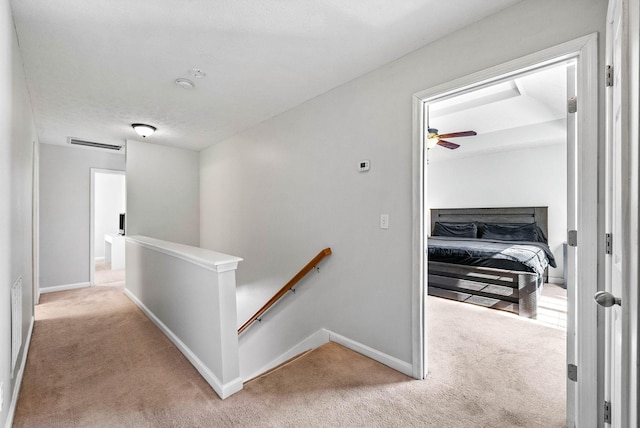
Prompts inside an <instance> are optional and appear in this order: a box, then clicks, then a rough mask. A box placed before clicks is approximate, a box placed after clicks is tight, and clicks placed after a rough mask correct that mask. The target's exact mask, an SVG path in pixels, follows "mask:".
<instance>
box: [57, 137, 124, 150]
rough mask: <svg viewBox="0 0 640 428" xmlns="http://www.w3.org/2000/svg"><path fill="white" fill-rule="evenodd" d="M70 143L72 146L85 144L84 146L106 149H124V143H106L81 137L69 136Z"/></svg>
mask: <svg viewBox="0 0 640 428" xmlns="http://www.w3.org/2000/svg"><path fill="white" fill-rule="evenodd" d="M68 140H69V144H71V145H72V146H84V147H93V148H94V149H106V150H115V151H119V150H121V149H122V144H105V143H96V142H93V141H87V140H81V139H79V138H73V137H69V139H68Z"/></svg>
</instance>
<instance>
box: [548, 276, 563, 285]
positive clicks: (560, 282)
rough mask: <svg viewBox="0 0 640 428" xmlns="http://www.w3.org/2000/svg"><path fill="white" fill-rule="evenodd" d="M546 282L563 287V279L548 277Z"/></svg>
mask: <svg viewBox="0 0 640 428" xmlns="http://www.w3.org/2000/svg"><path fill="white" fill-rule="evenodd" d="M547 282H548V283H549V284H556V285H564V278H560V277H555V276H550V277H549V278H548V279H547Z"/></svg>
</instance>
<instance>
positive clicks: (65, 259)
mask: <svg viewBox="0 0 640 428" xmlns="http://www.w3.org/2000/svg"><path fill="white" fill-rule="evenodd" d="M124 167H125V163H124V156H123V155H121V154H114V153H109V152H105V151H100V150H91V149H83V148H76V147H67V146H58V145H52V144H42V146H41V147H40V287H41V289H43V290H44V289H46V288H47V287H57V286H60V287H62V286H68V285H74V284H85V285H88V284H89V280H90V260H89V249H90V233H91V232H90V221H91V219H90V216H91V202H90V198H91V168H100V169H116V170H124Z"/></svg>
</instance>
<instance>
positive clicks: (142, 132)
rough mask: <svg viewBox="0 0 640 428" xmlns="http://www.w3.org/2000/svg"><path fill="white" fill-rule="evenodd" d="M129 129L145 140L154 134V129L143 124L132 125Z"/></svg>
mask: <svg viewBox="0 0 640 428" xmlns="http://www.w3.org/2000/svg"><path fill="white" fill-rule="evenodd" d="M131 127H132V128H133V130H134V131H136V132H137V133H138V135H139V136H141V137H142V138H147V137H149V136H151V135H153V133H154V132H156V127H155V126H151V125H145V124H144V123H132V124H131Z"/></svg>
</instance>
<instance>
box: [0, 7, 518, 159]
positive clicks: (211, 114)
mask: <svg viewBox="0 0 640 428" xmlns="http://www.w3.org/2000/svg"><path fill="white" fill-rule="evenodd" d="M518 1H519V0H482V1H477V0H446V1H442V0H402V1H391V0H298V1H293V0H292V1H285V0H183V1H178V0H91V1H87V0H56V1H42V0H12V2H11V3H12V8H13V12H14V17H15V23H16V29H17V32H18V38H19V43H20V50H21V53H22V58H23V61H24V68H25V73H26V77H27V84H28V86H29V91H30V94H31V100H32V104H33V109H34V114H35V119H36V126H37V131H38V135H39V138H40V141H41V142H42V143H48V144H66V141H67V137H69V136H72V137H76V138H81V139H85V140H91V141H97V142H101V143H109V144H121V143H122V142H124V140H125V139H135V138H139V137H137V135H136V134H135V133H134V131H133V130H132V129H131V127H130V124H131V123H134V122H142V123H148V124H151V125H154V126H156V127H157V128H158V132H157V133H156V134H155V135H153V136H152V137H150V138H149V139H148V141H150V142H154V143H159V144H166V145H173V146H178V147H184V148H189V149H194V150H201V149H203V148H205V147H208V146H209V145H211V144H214V143H216V142H219V141H221V140H223V139H225V138H227V137H229V136H232V135H234V134H236V133H238V132H240V131H242V130H244V129H247V128H250V127H252V126H255V125H257V124H258V123H260V122H262V121H264V120H266V119H268V118H270V117H273V116H275V115H277V114H279V113H281V112H283V111H286V110H288V109H290V108H292V107H294V106H296V105H298V104H300V103H302V102H304V101H306V100H309V99H311V98H313V97H315V96H317V95H319V94H322V93H324V92H326V91H328V90H330V89H332V88H334V87H336V86H339V85H340V84H343V83H345V82H347V81H349V80H351V79H353V78H355V77H357V76H360V75H362V74H364V73H367V72H369V71H371V70H373V69H375V68H377V67H380V66H381V65H383V64H386V63H388V62H390V61H393V60H395V59H397V58H399V57H401V56H403V55H405V54H407V53H409V52H411V51H413V50H415V49H417V48H419V47H421V46H424V45H425V44H428V43H430V42H431V41H434V40H436V39H438V38H441V37H443V36H444V35H446V34H449V33H451V32H454V31H456V30H459V29H460V28H462V27H465V26H467V25H469V24H471V23H473V22H475V21H478V20H480V19H482V18H484V17H486V16H488V15H491V14H493V13H495V12H497V11H498V10H500V9H503V8H505V7H508V6H510V5H512V4H514V3H517V2H518ZM192 68H199V69H201V70H203V71H205V72H206V73H207V75H206V77H205V78H201V79H197V78H193V77H191V76H189V75H188V70H190V69H192ZM181 77H182V78H190V79H191V80H193V81H194V82H195V84H196V87H195V88H194V89H192V90H185V89H181V88H178V87H177V86H176V85H175V84H174V81H175V79H177V78H181ZM469 126H471V125H469ZM444 128H445V127H444V126H443V129H444ZM446 128H447V130H449V126H446ZM455 128H456V129H457V128H459V127H458V126H456V127H455Z"/></svg>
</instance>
